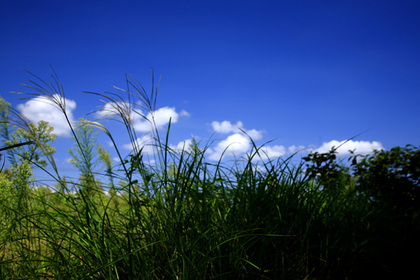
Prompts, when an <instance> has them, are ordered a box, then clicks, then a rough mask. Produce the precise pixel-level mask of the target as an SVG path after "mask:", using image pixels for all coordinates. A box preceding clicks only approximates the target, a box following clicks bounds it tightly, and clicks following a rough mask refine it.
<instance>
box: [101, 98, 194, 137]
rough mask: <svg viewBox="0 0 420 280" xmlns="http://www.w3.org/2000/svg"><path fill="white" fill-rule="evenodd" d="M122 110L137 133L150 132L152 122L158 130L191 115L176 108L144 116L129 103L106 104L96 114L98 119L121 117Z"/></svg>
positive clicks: (164, 109) (162, 109) (160, 110)
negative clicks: (177, 110)
mask: <svg viewBox="0 0 420 280" xmlns="http://www.w3.org/2000/svg"><path fill="white" fill-rule="evenodd" d="M121 108H122V110H123V113H124V114H127V115H126V117H127V118H130V119H131V120H132V122H133V126H134V129H135V130H136V131H137V132H144V133H147V132H150V131H151V130H152V128H153V126H152V123H151V122H152V121H153V120H154V122H155V124H156V127H157V129H162V128H163V127H164V126H165V125H167V124H169V120H171V123H176V122H178V120H179V118H180V117H181V116H189V113H188V112H187V111H185V110H182V111H181V112H180V113H178V112H176V109H175V108H174V107H162V108H160V109H158V110H156V111H154V112H149V113H147V114H144V113H143V112H142V111H141V110H140V109H138V108H136V109H135V111H134V110H132V109H131V108H132V107H131V104H129V103H128V102H115V103H110V102H108V103H106V104H105V105H104V107H103V109H102V110H100V111H98V112H97V113H96V117H98V118H106V117H112V116H118V115H120V114H121V113H120V111H121Z"/></svg>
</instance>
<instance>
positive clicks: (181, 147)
mask: <svg viewBox="0 0 420 280" xmlns="http://www.w3.org/2000/svg"><path fill="white" fill-rule="evenodd" d="M192 143H193V140H192V139H186V140H184V141H181V142H179V143H178V144H177V145H176V146H172V145H171V146H170V148H171V149H173V150H177V151H188V150H189V148H190V146H191V144H192Z"/></svg>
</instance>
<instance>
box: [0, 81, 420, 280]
mask: <svg viewBox="0 0 420 280" xmlns="http://www.w3.org/2000/svg"><path fill="white" fill-rule="evenodd" d="M41 86H42V87H41ZM32 89H36V90H39V92H42V93H43V94H44V95H45V96H47V97H48V98H54V95H52V94H48V92H51V91H46V90H44V89H48V85H45V86H44V85H42V84H40V85H35V84H34V85H32ZM134 89H135V90H136V91H135V94H136V95H137V96H138V97H139V99H140V100H143V102H144V106H146V107H148V108H149V111H150V112H152V111H153V109H154V107H153V104H154V102H155V98H156V96H155V95H153V94H152V95H147V94H146V93H145V92H144V90H142V89H140V88H134ZM53 92H60V91H59V90H57V91H53ZM102 98H108V101H109V102H111V103H112V104H114V105H115V107H114V108H115V111H114V112H116V115H115V116H113V117H114V118H115V117H119V118H120V121H121V122H122V123H123V125H125V127H126V128H127V133H128V136H129V137H130V139H131V140H132V145H133V152H132V153H131V154H130V155H129V156H128V157H125V158H123V157H122V156H121V155H120V152H119V150H118V147H117V145H114V148H115V153H116V154H117V155H118V156H119V158H120V162H119V164H118V165H116V166H113V165H112V162H111V160H110V158H109V154H107V152H106V151H103V150H102V151H97V150H95V149H93V148H89V147H90V145H89V143H93V142H91V140H92V137H93V136H92V135H93V134H92V131H94V130H100V131H102V133H106V134H107V135H108V136H109V139H110V140H111V141H112V142H113V143H115V142H114V141H113V136H112V135H111V134H110V133H109V131H108V130H107V129H106V127H104V126H102V125H101V124H99V123H97V122H89V121H82V122H81V123H80V124H81V125H80V126H79V127H72V132H73V133H74V134H73V135H74V138H75V147H76V149H75V151H77V152H75V156H74V160H75V161H76V162H77V163H78V167H79V170H80V177H79V178H68V177H65V176H62V175H61V173H60V170H59V168H58V167H57V166H56V165H55V162H54V158H53V154H52V153H50V154H49V153H48V147H47V146H46V144H45V143H44V142H43V141H42V139H39V138H36V137H35V136H36V133H35V132H34V130H36V129H34V127H33V126H30V125H26V126H25V125H21V126H20V127H21V128H22V129H26V131H27V132H28V134H27V135H29V136H31V135H32V136H33V138H30V137H29V136H28V137H29V138H30V140H33V141H35V142H36V143H35V144H31V145H34V147H38V150H37V153H39V154H40V155H41V157H42V158H44V159H45V162H46V163H48V164H49V165H50V166H52V167H53V169H54V170H55V172H54V173H51V174H50V175H51V178H52V179H54V180H55V183H54V184H52V185H51V186H48V187H46V186H38V185H37V184H36V183H37V180H36V178H34V177H33V175H32V167H31V166H34V165H38V167H41V168H43V167H42V166H43V165H42V164H39V162H38V163H37V162H36V161H35V160H32V161H28V160H26V159H27V157H26V158H25V157H24V156H20V157H19V155H18V154H16V156H17V157H18V160H17V162H18V164H15V165H13V166H11V167H9V168H8V169H7V170H6V169H5V170H3V172H1V173H0V195H1V199H0V279H380V278H381V277H387V278H388V277H390V276H394V277H403V276H405V275H406V274H409V273H412V272H416V271H417V269H416V265H417V263H418V258H419V257H418V252H419V249H420V241H419V238H418V237H419V236H420V223H419V208H418V207H406V208H404V207H401V205H399V204H393V203H391V202H389V200H385V199H384V200H383V201H384V202H383V203H382V202H381V200H380V199H379V198H378V197H379V196H377V197H376V198H373V195H372V194H371V193H369V192H367V191H365V190H366V189H369V186H370V185H369V184H368V183H366V182H367V181H366V182H365V181H363V182H365V183H364V184H365V185H363V186H364V188H361V187H360V186H361V184H360V182H362V180H361V177H357V176H354V175H351V172H350V170H348V169H346V168H345V167H341V166H340V165H339V164H337V160H336V159H335V158H333V159H331V158H324V159H320V158H316V157H312V158H311V159H310V158H308V160H307V161H305V160H302V161H301V162H297V163H296V161H293V160H292V159H293V158H292V157H291V158H286V159H285V158H280V159H277V160H275V161H262V160H259V158H260V157H261V158H264V157H262V156H261V153H262V150H261V147H258V146H256V145H254V147H253V150H252V151H251V152H250V153H249V154H248V156H247V158H239V159H237V160H236V161H235V162H234V163H231V164H229V163H226V162H223V161H220V162H210V161H207V160H206V158H205V151H206V149H208V148H209V147H208V146H204V147H200V144H201V143H196V142H193V144H192V145H190V146H186V147H184V149H183V150H181V151H179V150H172V149H171V148H170V147H169V145H168V142H169V141H168V139H169V135H170V127H168V131H167V134H166V135H164V136H163V137H162V136H161V135H159V133H158V131H157V129H155V130H154V131H153V132H152V135H153V137H154V139H155V150H156V158H155V160H154V161H153V163H152V164H151V163H150V162H149V161H146V160H145V159H144V158H143V154H142V147H139V146H138V145H137V143H136V141H135V139H136V135H135V131H134V128H133V127H132V122H131V120H130V114H131V113H129V109H130V108H129V107H124V106H125V105H121V104H128V103H121V102H120V101H121V100H120V99H118V98H116V97H114V96H105V95H102ZM61 100H62V99H56V100H55V102H57V106H59V107H60V106H61V107H63V104H62V103H60V102H61ZM63 114H65V110H64V108H63ZM9 117H10V116H9ZM151 122H152V123H153V119H152V120H151ZM13 124H14V122H12V121H8V122H7V125H13ZM69 125H71V124H70V123H69ZM4 127H5V126H3V129H4ZM31 129H32V130H31ZM15 140H16V141H18V140H19V139H15ZM20 140H22V139H20ZM30 147H31V146H30V145H28V146H27V150H23V151H28V150H29V149H30ZM20 148H22V149H25V147H24V146H22V147H20ZM17 151H18V150H16V149H9V150H8V152H10V153H17ZM29 151H30V150H29ZM34 152H35V151H34ZM95 153H97V155H98V158H97V159H96V160H98V161H102V162H103V163H104V165H103V166H105V167H104V168H102V169H101V171H98V170H96V169H95V165H94V162H93V157H92V155H93V154H95ZM332 154H333V153H330V154H329V155H330V156H331V155H332ZM413 154H415V155H417V154H418V150H416V151H414V152H413ZM21 155H22V154H21ZM330 159H331V161H329V160H330ZM317 162H318V163H321V162H322V163H324V165H323V166H326V168H324V169H320V168H319V165H316V163H317ZM325 163H329V165H325ZM311 166H312V169H310V168H311ZM417 167H418V165H417ZM315 168H318V169H315ZM309 170H312V171H314V170H315V171H316V172H312V173H310V172H309ZM321 171H322V172H321ZM311 174H312V175H313V174H315V175H316V176H311ZM99 178H101V179H99ZM415 183H416V184H417V185H416V187H417V188H416V189H415V190H416V193H415V194H417V190H418V181H416V182H415ZM370 184H372V183H370ZM415 199H417V197H414V192H412V195H411V200H413V201H414V200H415ZM415 201H416V202H417V201H418V200H415ZM404 205H405V204H404ZM403 208H404V209H403ZM400 210H401V211H400ZM403 210H404V211H403ZM399 279H402V278H399Z"/></svg>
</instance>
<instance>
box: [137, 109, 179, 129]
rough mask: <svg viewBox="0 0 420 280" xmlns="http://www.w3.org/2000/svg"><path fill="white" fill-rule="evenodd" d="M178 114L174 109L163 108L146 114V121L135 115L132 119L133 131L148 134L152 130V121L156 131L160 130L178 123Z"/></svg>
mask: <svg viewBox="0 0 420 280" xmlns="http://www.w3.org/2000/svg"><path fill="white" fill-rule="evenodd" d="M179 117H180V114H179V113H177V112H176V110H175V108H174V107H163V108H160V109H158V110H156V111H154V112H153V113H148V114H147V115H146V119H144V118H143V117H142V116H140V115H137V116H136V117H134V121H133V124H134V129H135V130H136V131H139V132H149V131H151V129H152V124H151V121H152V120H154V122H155V124H156V127H157V129H162V128H163V127H164V126H165V125H167V124H169V120H171V123H176V122H178V120H179Z"/></svg>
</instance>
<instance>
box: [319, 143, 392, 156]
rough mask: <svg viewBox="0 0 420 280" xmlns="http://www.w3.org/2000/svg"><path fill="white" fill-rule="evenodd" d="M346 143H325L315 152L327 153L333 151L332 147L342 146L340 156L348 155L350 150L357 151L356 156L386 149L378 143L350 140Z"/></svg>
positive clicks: (338, 150) (339, 149)
mask: <svg viewBox="0 0 420 280" xmlns="http://www.w3.org/2000/svg"><path fill="white" fill-rule="evenodd" d="M344 142H346V141H337V140H332V141H330V142H325V143H323V144H322V146H321V147H319V148H318V149H316V150H315V152H318V153H327V152H329V151H330V150H331V148H332V147H335V148H337V147H338V146H340V145H341V146H340V147H339V148H338V149H337V152H338V154H340V155H345V154H348V153H349V150H356V154H368V153H371V152H372V151H373V150H374V149H375V150H382V149H384V147H383V146H382V144H381V143H380V142H377V141H373V142H369V141H353V140H349V141H347V142H346V143H344Z"/></svg>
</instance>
